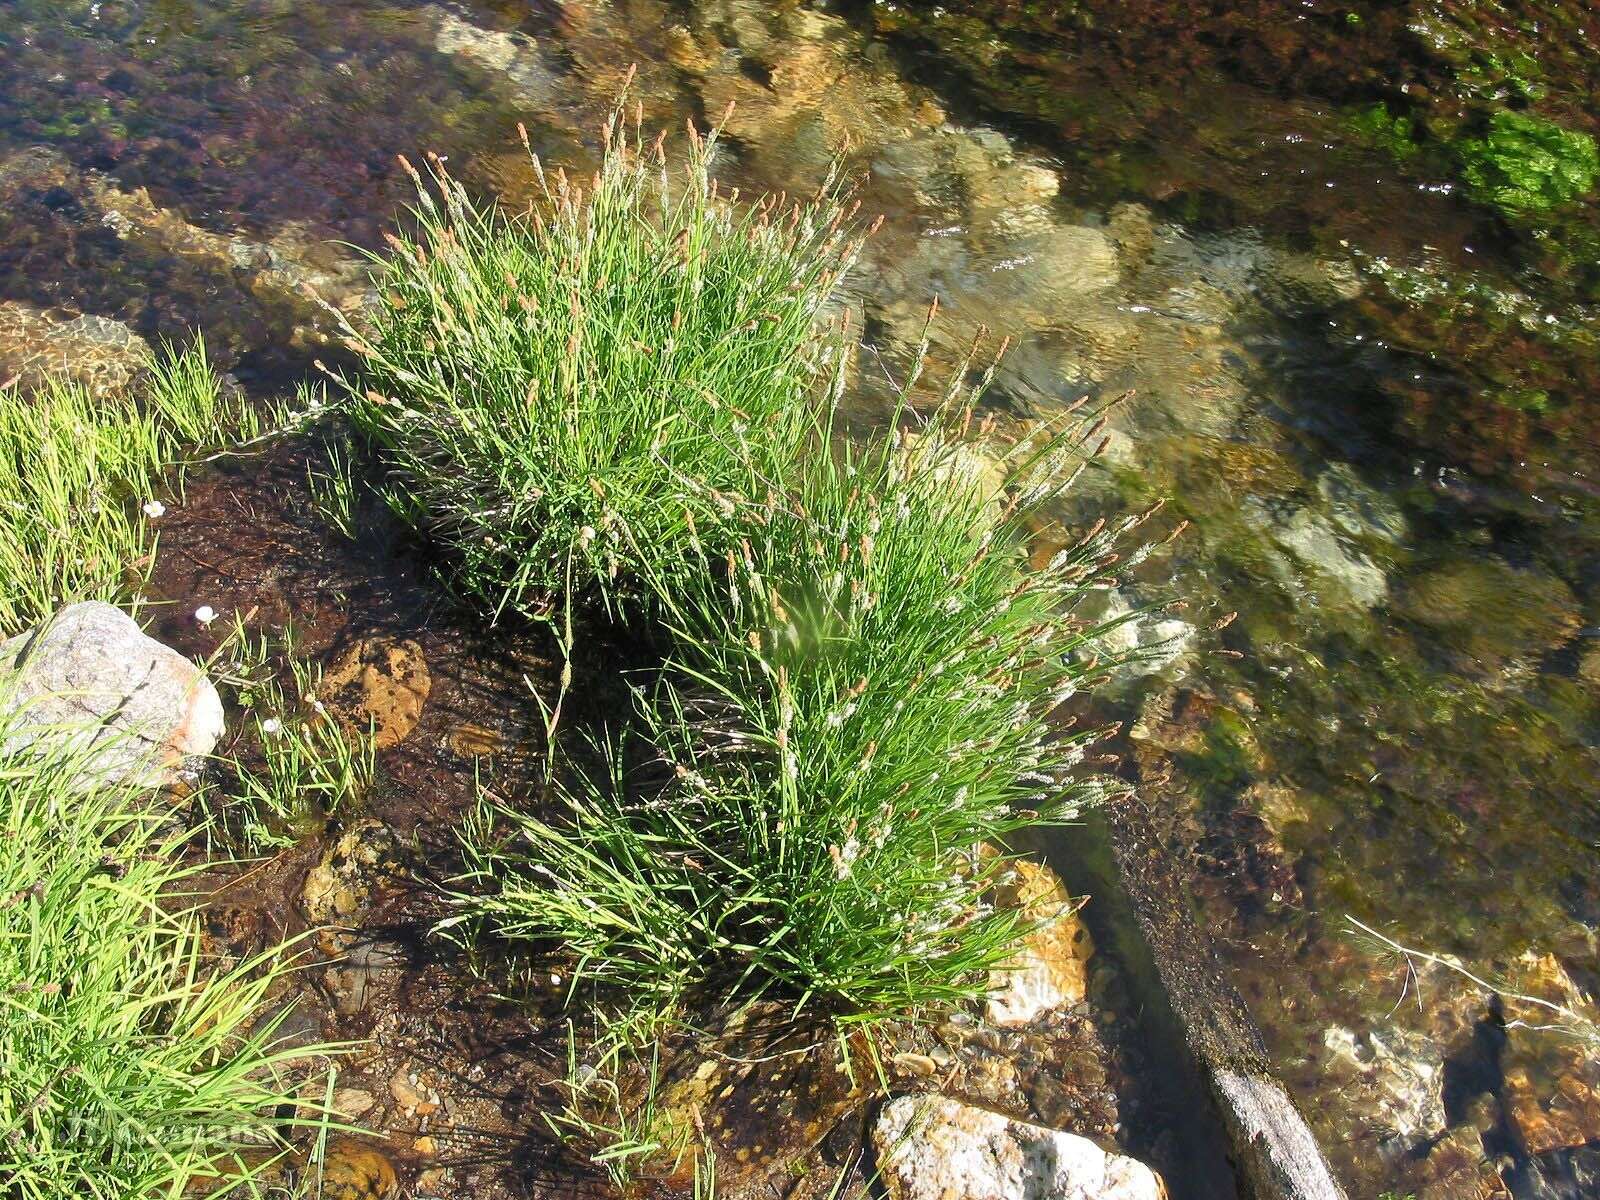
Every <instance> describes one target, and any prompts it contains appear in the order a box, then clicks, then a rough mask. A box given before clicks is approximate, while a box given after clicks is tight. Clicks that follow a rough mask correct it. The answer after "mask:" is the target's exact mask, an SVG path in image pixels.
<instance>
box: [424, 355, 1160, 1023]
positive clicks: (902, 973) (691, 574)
mask: <svg viewBox="0 0 1600 1200" xmlns="http://www.w3.org/2000/svg"><path fill="white" fill-rule="evenodd" d="M964 371H965V367H964V366H963V368H962V370H960V371H958V372H957V376H956V377H957V378H958V379H959V378H961V376H962V375H963V374H964ZM980 390H981V386H980ZM975 398H976V397H975V396H969V397H966V398H965V399H957V398H956V397H954V396H952V397H949V398H947V401H946V403H945V404H944V405H943V406H942V407H941V410H940V415H939V416H938V417H936V418H935V420H934V421H933V422H932V423H930V424H929V425H928V426H927V427H926V428H923V429H921V430H917V431H912V432H910V433H909V434H907V433H905V432H904V431H902V433H901V434H897V435H896V436H894V437H892V438H888V439H884V440H881V441H879V442H876V443H873V444H870V445H867V446H866V447H864V448H860V447H857V448H850V447H840V446H834V445H832V444H831V441H832V440H831V439H828V438H823V439H821V446H820V448H819V450H818V452H817V453H815V454H813V455H810V456H808V458H807V459H806V460H805V462H804V463H803V464H801V465H799V466H797V467H796V468H795V469H794V470H793V471H792V472H791V473H790V475H789V477H788V479H787V486H786V487H785V488H783V489H781V490H778V489H774V490H773V491H772V492H771V493H770V494H769V495H768V496H767V497H766V498H765V499H764V500H763V501H762V502H761V503H759V504H757V505H753V506H752V507H750V508H748V509H745V510H741V516H740V518H739V519H738V523H737V524H738V538H737V544H736V545H735V546H734V547H732V548H730V549H727V550H725V551H724V550H714V549H712V548H711V547H710V546H708V545H706V544H705V543H703V542H701V543H698V544H693V545H691V547H690V549H689V554H688V566H687V568H685V567H678V568H676V569H675V570H674V571H673V572H672V573H671V574H670V575H669V574H667V573H661V574H658V575H652V576H650V577H649V580H650V583H651V586H652V588H653V590H654V593H655V599H656V601H657V603H658V604H659V606H660V609H661V612H662V613H663V616H664V620H665V623H666V624H667V626H668V627H669V629H670V632H671V635H672V637H671V640H672V644H673V647H674V649H673V650H672V652H671V653H670V655H669V658H668V661H667V663H666V665H665V667H664V668H663V670H662V671H661V672H660V673H659V675H658V676H657V677H655V678H654V679H653V680H652V681H650V682H646V683H644V684H641V685H640V686H639V687H638V688H637V691H636V706H635V707H636V712H635V714H634V716H635V728H634V729H633V731H632V732H631V734H630V736H629V737H627V738H618V739H615V740H613V741H612V742H610V743H608V744H606V745H605V746H604V747H602V759H603V761H604V762H605V764H606V767H605V769H604V770H602V771H600V772H594V771H574V772H572V773H571V774H572V775H573V776H574V777H575V778H574V779H573V780H571V781H566V782H564V783H563V786H562V787H561V793H562V795H563V798H564V800H565V802H566V803H565V811H564V812H563V813H561V814H560V815H559V816H555V817H551V816H549V815H547V814H543V813H540V812H535V811H531V810H530V809H529V808H528V807H527V806H524V805H519V804H516V803H510V802H506V801H491V802H489V803H487V804H486V805H485V807H484V809H483V811H482V812H481V813H480V814H479V817H478V820H477V822H476V823H475V824H473V825H472V826H471V827H470V829H469V830H468V833H467V835H466V843H467V850H468V856H469V861H470V863H471V867H472V871H471V874H470V880H471V884H472V886H471V887H469V888H467V889H466V890H465V892H464V894H463V895H461V896H460V897H459V898H458V903H459V904H460V905H461V906H462V908H463V912H462V914H461V915H460V916H458V917H457V918H455V919H454V920H453V921H452V922H449V923H447V924H450V925H460V926H463V927H467V928H474V929H478V930H488V931H492V932H493V933H494V934H496V935H497V936H498V937H500V938H502V939H509V940H511V941H513V942H516V943H520V944H523V945H530V944H531V945H539V946H544V947H551V948H563V949H564V951H565V952H566V953H568V954H570V955H571V956H572V957H573V958H575V960H576V964H575V968H574V972H573V973H574V979H575V982H576V983H577V984H585V983H587V984H590V985H595V986H597V987H598V988H600V989H601V990H602V992H608V993H609V994H611V995H621V996H624V997H627V998H628V999H629V1002H631V1003H633V1004H635V1005H640V1006H644V1007H646V1008H648V1009H650V1010H651V1011H654V1012H657V1013H667V1012H670V1011H672V1009H673V1008H674V1006H676V1005H677V1004H678V1003H679V1001H680V1000H681V998H682V997H683V996H684V995H685V993H687V992H689V991H690V990H692V989H697V988H701V987H704V986H710V987H711V988H713V989H714V990H715V991H716V992H718V993H719V994H731V995H735V996H743V997H753V996H758V995H765V994H777V995H780V996H786V997H790V998H792V999H793V1000H794V1001H795V1002H796V1003H797V1004H798V1005H800V1006H804V1005H807V1004H810V1005H814V1006H816V1007H818V1008H820V1009H821V1010H823V1011H825V1012H828V1013H830V1014H832V1015H834V1016H836V1017H838V1018H841V1019H844V1020H861V1019H867V1020H870V1019H873V1018H876V1017H882V1016H891V1015H905V1014H910V1013H915V1012H917V1011H920V1010H923V1009H924V1008H926V1007H928V1006H932V1005H939V1004H945V1003H951V1002H958V1001H963V1000H970V999H973V998H976V997H977V996H980V995H982V994H983V993H984V991H985V990H986V989H987V987H988V986H989V983H990V972H991V971H993V970H995V969H997V968H998V967H1000V966H1002V965H1003V964H1004V963H1005V961H1006V960H1007V958H1008V956H1010V955H1011V954H1012V953H1013V952H1014V950H1015V946H1016V942H1017V939H1018V938H1019V937H1020V936H1021V935H1022V934H1023V933H1024V932H1025V931H1026V930H1027V928H1028V925H1027V921H1028V918H1027V917H1025V916H1024V915H1022V914H1020V913H1018V912H1017V911H1015V910H1009V909H1004V908H996V907H995V905H994V904H993V902H992V900H993V893H994V889H995V885H996V883H997V882H998V880H999V877H1000V875H1001V874H1002V873H1003V872H1005V871H1006V870H1007V869H1008V866H1007V862H1006V859H1005V857H1004V855H1003V854H1002V855H995V854H993V853H992V851H991V848H992V847H998V846H1003V845H1004V844H1005V842H1006V839H1007V838H1008V837H1009V836H1010V835H1012V834H1015V833H1017V832H1018V831H1020V830H1022V829H1024V828H1026V827H1030V826H1034V825H1038V824H1040V823H1041V822H1057V821H1062V820H1067V819H1070V818H1071V817H1073V816H1075V815H1077V814H1078V813H1079V812H1080V811H1082V810H1083V809H1085V808H1087V807H1088V806H1090V805H1092V804H1093V803H1095V802H1096V801H1098V800H1099V799H1100V798H1101V797H1102V796H1103V795H1104V794H1105V792H1106V791H1107V788H1108V786H1110V785H1108V784H1107V783H1105V782H1104V781H1099V780H1095V779H1092V778H1083V777H1080V776H1078V775H1077V774H1075V769H1076V768H1077V767H1078V766H1079V764H1080V763H1081V762H1082V761H1083V759H1084V757H1085V754H1086V750H1087V748H1088V746H1089V745H1090V744H1091V743H1092V742H1093V741H1095V740H1096V738H1097V736H1098V735H1099V733H1100V732H1101V731H1094V730H1080V731H1065V730H1062V729H1060V728H1057V727H1056V726H1054V725H1052V723H1051V722H1050V720H1049V718H1050V715H1051V713H1052V712H1053V711H1054V710H1055V709H1057V708H1058V707H1059V706H1060V705H1061V704H1062V703H1063V702H1064V701H1066V700H1067V699H1068V698H1069V697H1071V696H1072V695H1073V694H1074V693H1075V692H1077V691H1078V690H1079V689H1080V688H1083V687H1085V686H1088V685H1089V684H1090V683H1092V682H1093V681H1094V680H1095V679H1096V678H1097V677H1098V676H1099V675H1100V673H1101V672H1102V671H1103V669H1104V666H1105V665H1106V663H1105V662H1104V661H1103V660H1099V659H1098V658H1097V656H1096V645H1097V640H1098V635H1099V633H1100V632H1101V630H1099V629H1098V628H1096V627H1095V625H1094V623H1093V622H1089V621H1085V620H1082V619H1079V618H1076V617H1074V615H1073V610H1074V609H1075V608H1076V607H1077V606H1078V603H1079V601H1081V600H1082V599H1083V598H1084V597H1085V596H1086V594H1087V593H1088V592H1089V591H1091V590H1092V589H1094V588H1096V587H1101V586H1105V584H1106V580H1107V578H1108V573H1109V571H1110V570H1111V568H1112V565H1113V564H1114V563H1115V562H1116V554H1115V553H1114V552H1113V551H1112V550H1111V546H1112V544H1113V543H1114V542H1116V541H1117V539H1118V538H1119V537H1120V536H1121V535H1122V534H1124V533H1126V532H1127V531H1128V530H1129V529H1131V528H1132V527H1133V526H1134V525H1136V524H1137V523H1138V520H1139V518H1134V519H1130V520H1129V521H1127V522H1124V523H1122V525H1121V526H1119V527H1106V526H1105V525H1103V524H1102V525H1100V526H1096V527H1094V528H1092V529H1090V530H1089V531H1088V532H1087V533H1086V534H1084V535H1082V536H1080V537H1079V538H1077V539H1076V541H1075V543H1074V544H1072V545H1069V546H1068V547H1067V548H1065V549H1063V550H1061V551H1060V553H1058V554H1056V555H1055V556H1054V557H1053V558H1051V560H1050V561H1049V562H1048V563H1047V564H1045V565H1044V566H1043V568H1042V569H1040V570H1036V571H1030V570H1028V569H1026V554H1027V550H1026V547H1027V545H1028V533H1029V529H1030V521H1033V520H1036V519H1037V518H1038V517H1039V516H1040V514H1041V513H1042V511H1043V510H1044V509H1045V508H1046V507H1048V505H1049V504H1050V502H1051V501H1052V500H1053V499H1054V498H1055V497H1056V496H1058V495H1059V494H1060V491H1061V490H1062V489H1063V488H1064V487H1066V486H1067V485H1068V483H1069V482H1070V479H1071V477H1072V476H1073V474H1074V473H1075V472H1074V471H1073V470H1072V469H1071V467H1072V460H1074V459H1082V458H1083V457H1084V456H1085V453H1086V451H1085V448H1084V442H1085V439H1086V437H1087V436H1088V435H1090V434H1091V433H1092V432H1097V430H1094V428H1093V423H1089V422H1086V423H1085V426H1084V427H1080V428H1079V429H1078V430H1077V431H1076V436H1062V437H1056V438H1051V439H1048V440H1046V441H1045V442H1042V443H1041V442H1032V443H1030V442H1024V443H1022V444H1020V445H1017V446H1014V447H1013V448H1012V449H1011V451H1010V452H1009V453H1008V454H1006V455H1005V456H1004V457H1003V458H1002V459H1001V460H1000V461H999V462H997V463H996V464H995V465H994V467H993V469H992V471H991V470H989V469H987V468H985V467H983V466H981V465H980V464H981V463H982V460H981V459H980V458H978V457H977V456H978V454H979V453H980V450H979V449H977V448H975V445H974V435H973V430H972V403H973V402H974V400H975ZM976 442H977V444H978V445H979V446H981V444H982V442H983V439H982V438H977V439H976ZM990 476H997V477H998V478H990ZM1123 565H1126V564H1123ZM639 743H642V744H643V745H644V746H645V747H647V750H646V751H645V752H644V753H643V754H641V753H640V752H639V750H638V744H639Z"/></svg>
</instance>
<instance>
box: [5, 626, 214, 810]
mask: <svg viewBox="0 0 1600 1200" xmlns="http://www.w3.org/2000/svg"><path fill="white" fill-rule="evenodd" d="M0 722H3V728H4V731H5V734H4V736H5V741H4V745H3V749H4V750H5V751H6V752H10V753H14V752H16V751H18V750H21V749H24V748H26V747H28V746H31V745H37V744H40V743H41V742H45V741H53V740H56V739H63V740H65V739H82V742H83V744H84V745H85V746H86V747H87V754H86V757H85V760H84V764H83V769H82V770H81V771H80V772H79V774H78V776H77V778H76V779H75V780H74V786H76V787H77V788H79V789H85V788H88V787H91V786H94V785H95V784H96V783H99V782H113V783H118V784H125V785H129V786H134V787H150V788H160V787H167V786H170V785H172V784H174V783H176V782H178V781H179V780H180V779H181V778H182V775H183V772H184V771H185V770H187V769H188V768H190V767H191V766H192V765H193V763H194V760H197V759H200V758H203V757H204V756H205V755H207V754H209V753H210V752H211V749H212V747H213V746H215V745H216V742H217V739H218V738H219V737H221V735H222V729H223V716H222V700H221V698H220V697H219V696H218V695H217V690H216V688H214V687H213V686H212V685H211V681H210V680H209V679H207V678H206V676H205V673H204V672H203V671H201V670H200V668H198V667H196V666H195V665H194V664H193V663H191V662H190V661H189V660H188V659H186V658H184V657H183V655H181V654H179V653H178V652H177V651H175V650H172V649H170V648H168V647H166V646H164V645H162V644H161V643H160V642H158V641H156V640H155V639H153V638H150V637H147V636H146V635H145V634H144V632H143V631H142V630H141V629H140V628H139V626H138V625H137V624H135V623H134V621H133V619H132V618H131V617H129V616H128V615H127V614H126V613H124V612H123V611H122V610H121V609H118V608H114V607H112V606H111V605H109V604H102V603H100V602H98V601H85V602H83V603H80V604H72V605H69V606H67V607H66V608H64V609H62V610H61V611H60V612H58V613H56V614H55V616H54V617H52V618H51V619H50V620H48V621H46V622H44V623H43V624H41V625H39V626H38V627H36V628H34V629H31V630H29V631H28V632H26V633H22V634H18V635H17V636H16V637H14V638H11V639H10V640H9V641H6V642H0Z"/></svg>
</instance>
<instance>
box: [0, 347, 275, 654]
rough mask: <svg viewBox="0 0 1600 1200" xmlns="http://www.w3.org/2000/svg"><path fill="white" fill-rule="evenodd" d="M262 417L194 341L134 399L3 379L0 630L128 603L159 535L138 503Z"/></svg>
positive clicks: (166, 488) (162, 360) (160, 366)
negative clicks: (231, 391)
mask: <svg viewBox="0 0 1600 1200" xmlns="http://www.w3.org/2000/svg"><path fill="white" fill-rule="evenodd" d="M260 420H261V418H260V417H259V416H258V415H256V414H255V413H254V410H253V409H250V408H249V407H248V406H247V405H244V404H242V403H235V402H232V401H229V400H227V399H225V398H224V397H223V395H222V391H221V385H220V383H219V382H218V380H217V378H216V376H215V374H214V372H213V371H212V370H211V366H210V363H209V361H208V359H207V357H206V350H205V343H204V341H203V340H198V339H197V340H196V342H195V344H194V346H193V347H192V348H190V349H189V350H186V351H179V350H177V349H175V348H174V347H171V346H169V347H167V348H166V350H165V352H164V353H163V354H162V355H161V356H159V357H157V358H156V359H155V360H153V361H152V363H151V364H150V369H149V380H148V385H147V386H146V387H145V389H144V391H143V392H142V393H140V394H139V395H138V396H136V397H131V398H128V397H99V396H95V395H93V394H92V393H91V392H90V391H89V390H88V389H87V388H85V387H83V386H82V385H80V384H77V383H70V382H65V381H61V380H52V381H50V382H48V383H47V384H46V385H45V386H44V387H43V388H41V389H39V390H37V391H24V390H22V389H21V388H20V387H18V386H17V385H16V383H15V382H14V381H13V382H12V383H11V384H9V385H7V386H0V637H5V636H9V635H11V634H14V633H17V632H19V631H20V630H22V629H25V628H28V627H29V626H31V625H33V624H35V623H37V622H38V621H41V620H43V619H44V618H45V617H47V616H49V615H50V613H52V612H54V611H55V610H56V609H58V608H60V607H61V606H62V605H64V604H70V603H72V602H74V601H78V600H105V601H107V602H110V603H114V604H123V605H131V604H135V603H136V602H137V599H138V594H139V589H140V587H141V586H142V584H143V582H144V580H145V579H146V578H147V577H148V574H149V569H150V565H151V562H152V560H153V557H154V553H155V541H156V539H155V535H154V532H153V531H152V529H151V526H150V523H149V518H147V517H146V516H145V514H144V513H143V512H141V511H140V510H141V507H142V506H143V505H145V504H146V503H148V502H150V501H152V500H158V499H159V498H160V497H162V496H167V495H170V494H171V492H172V490H174V488H176V487H181V479H182V471H181V469H182V466H183V465H184V463H185V462H186V461H187V460H189V459H190V458H191V457H192V455H193V454H194V453H195V452H196V451H198V450H203V449H210V448H213V447H215V446H218V445H221V444H224V443H227V442H230V441H232V440H234V439H236V438H238V437H240V436H255V434H257V433H259V425H260ZM174 468H177V470H176V471H174Z"/></svg>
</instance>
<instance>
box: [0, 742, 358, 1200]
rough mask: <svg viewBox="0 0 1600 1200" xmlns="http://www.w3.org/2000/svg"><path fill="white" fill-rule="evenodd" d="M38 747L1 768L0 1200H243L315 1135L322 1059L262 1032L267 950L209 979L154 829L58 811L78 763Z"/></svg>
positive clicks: (194, 924) (266, 1021)
mask: <svg viewBox="0 0 1600 1200" xmlns="http://www.w3.org/2000/svg"><path fill="white" fill-rule="evenodd" d="M4 720H5V718H0V723H3V721H4ZM8 741H9V739H8V738H6V737H5V736H4V735H3V732H0V745H5V744H8ZM38 745H39V744H38V743H35V749H34V750H31V751H29V752H27V753H23V754H11V755H5V756H0V1181H3V1182H0V1195H4V1196H5V1197H6V1200H55V1198H56V1197H60V1196H83V1197H106V1198H111V1197H117V1198H123V1197H127V1198H133V1197H138V1198H145V1197H150V1198H154V1197H158V1196H159V1197H176V1196H179V1195H185V1194H190V1189H191V1188H194V1187H198V1186H206V1187H208V1188H209V1191H208V1194H210V1195H252V1196H254V1195H260V1194H262V1188H263V1187H264V1186H265V1184H264V1177H265V1175H266V1174H267V1172H268V1171H269V1170H271V1169H272V1168H273V1167H274V1165H275V1163H276V1162H277V1161H278V1160H279V1159H281V1158H282V1157H283V1155H284V1154H285V1153H287V1152H288V1149H289V1143H288V1141H287V1139H288V1138H289V1137H290V1136H291V1135H292V1134H293V1133H294V1132H295V1131H296V1130H297V1129H298V1128H300V1127H302V1126H305V1127H314V1126H316V1125H317V1124H319V1123H322V1122H325V1120H326V1114H320V1113H315V1112H313V1111H312V1110H314V1109H315V1107H316V1106H315V1104H311V1105H309V1106H308V1105H307V1104H306V1102H305V1101H303V1100H297V1097H296V1092H297V1088H298V1084H299V1082H300V1079H299V1076H300V1075H301V1074H302V1072H301V1070H300V1068H301V1067H302V1066H308V1065H309V1063H310V1060H311V1059H313V1058H317V1057H320V1056H322V1055H324V1054H326V1053H329V1052H331V1051H333V1050H335V1049H336V1048H335V1047H328V1046H311V1047H302V1048H290V1047H289V1046H288V1045H286V1044H285V1043H284V1042H283V1040H282V1039H281V1038H280V1037H279V1034H278V1031H279V1028H280V1026H281V1025H282V1022H283V1020H284V1019H285V1017H286V1016H287V1015H288V1011H289V1010H288V1009H287V1008H282V1009H279V1010H278V1012H277V1013H276V1015H270V1016H265V1017H264V1016H263V1006H264V1005H265V1004H266V1002H267V1001H268V1000H269V998H270V997H271V996H272V995H273V994H274V993H275V991H276V990H277V989H278V988H279V987H280V986H281V984H282V982H283V980H284V977H285V974H286V972H288V971H289V970H291V969H292V967H291V965H290V964H289V962H288V960H287V958H286V957H285V955H284V953H283V949H284V948H281V947H280V948H279V949H277V950H274V951H271V952H269V953H266V954H263V955H260V956H258V957H256V958H252V959H250V960H248V961H245V962H242V963H239V964H238V965H236V966H233V967H231V968H221V967H217V966H216V965H215V964H213V963H211V962H209V961H208V960H207V958H206V957H205V955H204V953H203V950H202V944H203V943H202V934H201V929H200V924H199V921H198V919H197V914H196V913H195V912H194V911H193V910H191V909H189V908H186V907H182V906H181V905H182V903H183V898H182V896H181V895H180V894H179V889H180V888H181V887H182V885H183V884H184V882H185V880H186V879H187V878H188V877H189V875H190V870H189V869H188V868H185V867H184V866H182V865H181V857H182V856H181V845H180V844H178V843H175V842H174V841H173V840H172V839H171V837H169V836H168V835H166V834H164V833H163V832H162V829H163V825H162V821H161V817H160V814H154V813H151V812H149V811H147V810H146V809H143V808H141V807H138V806H136V804H135V803H134V802H133V801H132V799H131V798H130V797H129V796H128V795H126V794H125V793H123V792H122V791H120V790H117V789H114V788H111V787H100V788H95V789H93V790H91V791H89V792H88V793H86V794H85V793H79V792H74V793H73V794H71V795H68V794H66V791H65V789H64V784H63V781H65V780H73V779H79V778H82V777H84V776H85V774H86V773H87V772H89V770H90V764H89V762H88V760H87V758H86V757H85V753H86V752H85V751H84V750H82V749H81V748H80V749H76V750H75V749H73V748H72V747H71V744H70V739H68V740H64V741H61V742H58V743H56V744H55V745H53V746H51V747H49V748H47V749H43V750H40V749H37V747H38ZM285 1106H287V1108H286V1109H285ZM297 1106H298V1107H297ZM280 1109H284V1110H285V1111H290V1112H295V1111H298V1112H299V1113H300V1114H301V1115H300V1116H296V1117H290V1118H288V1119H284V1118H281V1117H280V1116H279V1115H278V1114H279V1111H280ZM308 1113H310V1114H311V1115H307V1114H308Z"/></svg>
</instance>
